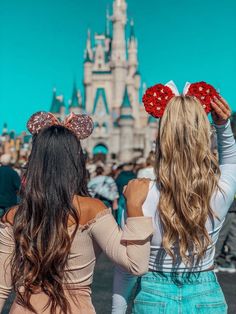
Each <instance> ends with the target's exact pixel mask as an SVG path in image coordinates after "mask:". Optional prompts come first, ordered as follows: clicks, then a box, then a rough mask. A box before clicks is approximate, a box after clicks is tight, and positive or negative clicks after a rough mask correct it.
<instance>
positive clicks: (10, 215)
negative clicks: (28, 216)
mask: <svg viewBox="0 0 236 314" xmlns="http://www.w3.org/2000/svg"><path fill="white" fill-rule="evenodd" d="M18 207H19V206H14V207H11V208H10V209H9V210H8V211H7V212H6V214H5V215H4V216H3V217H2V218H1V221H2V222H3V223H9V224H10V225H12V226H13V223H14V218H15V214H16V211H17V209H18Z"/></svg>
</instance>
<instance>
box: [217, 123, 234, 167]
mask: <svg viewBox="0 0 236 314" xmlns="http://www.w3.org/2000/svg"><path fill="white" fill-rule="evenodd" d="M215 128H216V133H217V142H218V153H219V163H220V165H225V164H236V144H235V139H234V135H233V132H232V129H231V125H230V120H228V121H227V122H226V123H225V124H223V125H215Z"/></svg>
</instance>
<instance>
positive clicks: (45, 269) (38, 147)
mask: <svg viewBox="0 0 236 314" xmlns="http://www.w3.org/2000/svg"><path fill="white" fill-rule="evenodd" d="M25 182H26V184H25V187H24V188H23V189H22V192H21V194H22V195H21V197H22V201H21V203H20V205H19V208H18V210H17V212H16V215H15V218H14V237H15V244H16V248H15V254H14V256H13V259H12V280H13V286H14V289H15V291H16V296H17V300H18V303H19V304H21V305H22V306H23V307H25V308H27V309H29V310H30V311H32V312H34V313H36V311H35V309H34V307H33V306H32V305H31V303H30V297H31V294H32V293H33V292H34V290H35V289H39V288H40V290H41V291H43V292H44V293H45V294H47V295H48V297H49V300H50V301H49V303H48V304H47V307H49V306H50V313H51V314H53V313H55V311H56V309H60V311H61V312H62V313H70V312H71V310H70V305H69V302H68V301H67V299H66V296H65V293H64V290H63V284H64V283H65V280H66V279H65V267H66V264H67V260H68V254H69V252H70V248H71V243H72V241H73V238H74V236H75V233H76V231H77V229H78V224H79V214H78V212H77V210H76V208H75V207H74V206H73V203H72V202H73V197H74V195H81V196H87V195H88V191H87V182H86V168H85V157H84V154H83V151H82V148H81V145H80V141H79V140H78V139H77V137H76V135H75V134H73V133H72V132H71V131H70V130H68V129H66V128H65V127H63V126H58V125H57V126H51V127H49V128H46V129H43V130H42V131H41V132H40V133H39V134H38V135H36V136H34V138H33V145H32V151H31V155H30V157H29V162H28V166H27V170H26V173H25ZM69 218H70V219H72V220H73V221H74V222H75V229H74V232H73V234H72V235H69V232H68V219H69Z"/></svg>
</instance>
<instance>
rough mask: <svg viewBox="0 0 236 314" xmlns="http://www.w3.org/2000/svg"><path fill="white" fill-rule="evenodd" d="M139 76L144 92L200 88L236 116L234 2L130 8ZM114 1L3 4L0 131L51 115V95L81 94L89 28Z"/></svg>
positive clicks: (97, 26) (187, 0)
mask: <svg viewBox="0 0 236 314" xmlns="http://www.w3.org/2000/svg"><path fill="white" fill-rule="evenodd" d="M127 3H128V17H133V18H134V21H135V34H136V36H137V38H138V44H139V63H140V67H139V68H140V72H141V75H142V78H143V80H144V81H145V82H146V83H147V85H148V86H150V85H152V84H155V83H157V82H163V83H165V82H166V81H168V80H170V79H173V80H174V81H175V82H176V83H177V85H178V87H179V88H180V89H181V88H182V87H183V85H184V83H185V81H187V80H188V81H190V82H191V81H192V82H193V81H199V80H205V81H207V82H209V83H211V84H213V85H214V86H215V87H216V88H218V89H219V90H220V92H221V93H222V95H223V96H224V97H225V98H226V99H227V100H228V101H229V103H230V105H231V107H232V108H233V109H234V110H236V88H235V83H236V1H235V0H224V1H222V0H169V1H168V0H149V1H141V0H128V1H127ZM108 4H109V5H110V8H111V4H112V0H93V1H88V0H87V1H86V0H57V1H56V0H34V1H32V0H21V1H19V0H1V1H0V128H2V125H3V123H4V122H7V123H8V127H9V129H10V130H11V129H15V130H16V131H17V132H20V131H21V130H24V129H25V123H26V121H27V119H28V117H29V116H30V114H31V113H33V112H35V111H37V110H49V109H50V104H51V99H52V88H53V87H56V88H57V91H58V94H60V93H62V94H64V96H65V99H66V101H68V99H69V98H70V96H71V93H72V85H73V78H74V77H76V80H77V86H78V87H80V88H81V87H82V77H83V53H84V48H85V41H86V30H87V28H88V27H90V28H91V30H92V31H93V32H94V31H95V32H98V33H99V32H103V31H104V28H105V12H106V7H107V5H108Z"/></svg>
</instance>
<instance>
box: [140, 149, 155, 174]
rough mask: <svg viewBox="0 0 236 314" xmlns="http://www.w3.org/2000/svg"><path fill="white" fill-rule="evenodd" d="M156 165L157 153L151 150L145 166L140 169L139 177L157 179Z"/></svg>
mask: <svg viewBox="0 0 236 314" xmlns="http://www.w3.org/2000/svg"><path fill="white" fill-rule="evenodd" d="M154 165H155V153H154V152H153V151H151V152H150V153H149V155H148V157H147V159H146V165H145V167H144V168H142V169H140V170H139V171H138V174H137V178H147V179H151V180H156V175H155V171H154Z"/></svg>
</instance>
